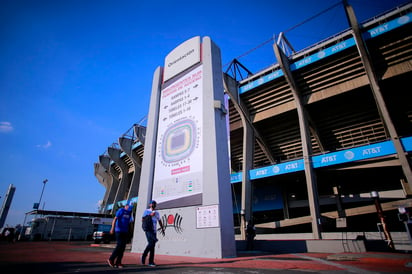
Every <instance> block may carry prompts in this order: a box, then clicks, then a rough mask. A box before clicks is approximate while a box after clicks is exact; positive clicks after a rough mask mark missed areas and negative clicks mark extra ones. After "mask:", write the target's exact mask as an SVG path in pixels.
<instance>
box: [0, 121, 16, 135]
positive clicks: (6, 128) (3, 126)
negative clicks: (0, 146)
mask: <svg viewBox="0 0 412 274" xmlns="http://www.w3.org/2000/svg"><path fill="white" fill-rule="evenodd" d="M11 131H13V126H12V125H11V123H10V122H0V132H4V133H7V132H11Z"/></svg>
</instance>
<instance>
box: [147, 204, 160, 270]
mask: <svg viewBox="0 0 412 274" xmlns="http://www.w3.org/2000/svg"><path fill="white" fill-rule="evenodd" d="M156 205H157V203H156V201H150V204H149V208H148V209H146V210H145V211H144V212H143V216H142V221H143V218H144V217H145V216H147V215H150V216H152V222H153V230H149V231H145V234H146V239H147V246H146V248H145V250H144V251H143V254H142V264H145V263H146V257H147V255H148V254H149V253H150V255H149V264H148V265H149V266H152V267H154V266H156V264H155V263H154V255H155V245H156V242H157V237H156V224H157V222H159V225H160V228H161V229H162V234H163V235H164V233H165V232H164V231H165V230H164V226H163V223H162V221H161V220H160V214H159V212H158V211H156V210H155V209H156Z"/></svg>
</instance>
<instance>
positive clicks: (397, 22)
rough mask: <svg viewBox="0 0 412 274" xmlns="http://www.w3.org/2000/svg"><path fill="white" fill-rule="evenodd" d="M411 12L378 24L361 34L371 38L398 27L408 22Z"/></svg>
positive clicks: (411, 15)
mask: <svg viewBox="0 0 412 274" xmlns="http://www.w3.org/2000/svg"><path fill="white" fill-rule="evenodd" d="M411 18H412V12H410V13H408V14H406V15H404V16H401V17H399V18H396V19H393V20H391V21H389V22H387V23H385V24H382V25H379V26H377V27H376V28H373V29H370V30H368V31H367V32H365V33H364V34H363V36H364V38H365V39H369V38H373V37H376V36H378V35H381V34H384V33H385V32H388V31H391V30H393V29H396V28H399V27H401V26H403V25H405V24H407V23H410V22H411V21H412V20H411Z"/></svg>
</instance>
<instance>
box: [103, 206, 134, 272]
mask: <svg viewBox="0 0 412 274" xmlns="http://www.w3.org/2000/svg"><path fill="white" fill-rule="evenodd" d="M132 222H133V216H132V206H130V205H129V203H127V204H126V205H125V206H124V207H122V208H119V209H118V210H117V212H116V216H115V217H114V218H113V222H112V228H111V229H110V234H113V233H114V234H115V235H116V247H115V248H114V250H113V252H112V255H111V256H110V258H109V259H108V260H107V263H108V264H109V266H110V267H117V268H123V265H122V259H123V254H124V251H125V249H126V244H127V241H128V240H129V227H130V224H131V223H132Z"/></svg>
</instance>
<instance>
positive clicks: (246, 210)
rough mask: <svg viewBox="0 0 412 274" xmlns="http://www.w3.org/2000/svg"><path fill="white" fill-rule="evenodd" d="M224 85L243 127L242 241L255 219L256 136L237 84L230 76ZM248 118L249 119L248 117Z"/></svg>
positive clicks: (225, 79)
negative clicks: (250, 223)
mask: <svg viewBox="0 0 412 274" xmlns="http://www.w3.org/2000/svg"><path fill="white" fill-rule="evenodd" d="M223 84H224V87H225V90H226V93H227V94H228V95H229V97H230V99H231V101H232V103H233V106H234V107H235V108H236V110H237V111H238V113H239V115H240V118H241V121H242V126H243V149H242V155H243V161H242V171H243V172H242V196H241V197H242V198H241V210H240V215H241V219H240V227H241V228H242V229H240V235H241V239H242V240H246V222H248V221H249V220H252V219H253V203H252V200H253V193H252V182H251V181H250V176H249V170H251V169H252V168H253V155H254V147H255V146H254V144H255V134H254V130H253V127H252V124H251V123H250V122H249V120H250V119H249V117H250V116H249V115H248V113H247V111H246V108H245V107H242V106H241V101H240V98H239V94H238V87H237V82H236V81H235V80H234V79H233V78H231V77H230V76H229V75H227V74H224V75H223ZM246 116H247V117H246Z"/></svg>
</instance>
